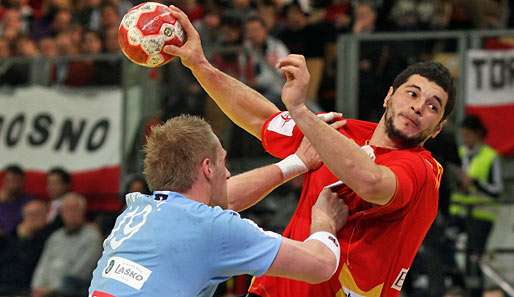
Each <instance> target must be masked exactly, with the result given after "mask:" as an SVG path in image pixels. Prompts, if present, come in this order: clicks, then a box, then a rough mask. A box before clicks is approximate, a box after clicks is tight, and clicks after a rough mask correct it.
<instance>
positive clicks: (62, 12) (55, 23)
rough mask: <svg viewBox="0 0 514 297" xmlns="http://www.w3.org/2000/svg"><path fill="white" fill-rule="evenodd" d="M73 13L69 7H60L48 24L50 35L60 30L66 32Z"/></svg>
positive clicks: (54, 34)
mask: <svg viewBox="0 0 514 297" xmlns="http://www.w3.org/2000/svg"><path fill="white" fill-rule="evenodd" d="M72 18H73V15H72V12H71V10H70V9H68V8H61V9H59V10H58V11H57V12H56V13H55V16H54V18H53V20H52V23H51V25H50V35H51V36H56V35H57V34H59V33H61V32H66V31H68V30H69V29H70V27H71V24H72V23H71V21H72Z"/></svg>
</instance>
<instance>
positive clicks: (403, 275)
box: [391, 268, 409, 291]
mask: <svg viewBox="0 0 514 297" xmlns="http://www.w3.org/2000/svg"><path fill="white" fill-rule="evenodd" d="M408 271H409V269H405V268H402V270H400V273H398V276H397V277H396V279H395V280H394V283H393V285H392V286H391V288H393V289H395V290H398V291H401V290H402V286H403V282H405V278H406V277H407V272H408Z"/></svg>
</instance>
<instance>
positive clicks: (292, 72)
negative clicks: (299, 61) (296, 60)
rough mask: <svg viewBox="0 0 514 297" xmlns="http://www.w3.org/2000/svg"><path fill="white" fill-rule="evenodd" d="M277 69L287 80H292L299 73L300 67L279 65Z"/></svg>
mask: <svg viewBox="0 0 514 297" xmlns="http://www.w3.org/2000/svg"><path fill="white" fill-rule="evenodd" d="M279 70H280V72H282V73H283V74H284V76H285V77H286V79H287V80H293V79H294V78H296V77H298V75H299V74H300V69H299V68H298V67H296V66H293V65H289V66H281V67H280V68H279Z"/></svg>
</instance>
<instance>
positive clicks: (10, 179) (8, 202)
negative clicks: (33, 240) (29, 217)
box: [0, 165, 30, 237]
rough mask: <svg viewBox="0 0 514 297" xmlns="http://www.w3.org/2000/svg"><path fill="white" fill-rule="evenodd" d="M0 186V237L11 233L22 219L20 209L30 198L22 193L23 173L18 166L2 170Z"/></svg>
mask: <svg viewBox="0 0 514 297" xmlns="http://www.w3.org/2000/svg"><path fill="white" fill-rule="evenodd" d="M4 173H5V175H4V177H3V179H2V183H1V185H0V237H2V236H6V235H8V234H10V233H11V232H13V230H14V229H15V228H16V225H17V224H18V223H19V222H20V221H21V219H22V211H21V210H22V208H23V205H25V204H26V203H27V202H28V201H30V198H29V197H28V196H27V195H26V194H25V193H24V192H23V187H24V183H25V172H24V171H23V169H21V167H20V166H18V165H10V166H7V167H6V168H5V169H4Z"/></svg>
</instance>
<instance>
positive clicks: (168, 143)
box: [143, 115, 217, 192]
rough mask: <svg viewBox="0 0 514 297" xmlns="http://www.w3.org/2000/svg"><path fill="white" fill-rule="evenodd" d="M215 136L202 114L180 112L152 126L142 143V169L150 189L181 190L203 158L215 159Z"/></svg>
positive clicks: (186, 184) (185, 186)
mask: <svg viewBox="0 0 514 297" xmlns="http://www.w3.org/2000/svg"><path fill="white" fill-rule="evenodd" d="M216 144H217V138H216V137H215V135H214V133H213V132H212V128H211V126H210V125H209V124H208V123H207V122H206V121H205V120H203V119H202V118H200V117H197V116H191V115H181V116H178V117H175V118H172V119H170V120H168V121H166V122H165V123H164V124H162V125H158V126H155V127H153V129H152V131H151V132H150V135H149V136H148V138H147V139H146V145H145V146H144V152H145V159H144V170H143V174H144V175H145V178H146V181H147V182H148V185H149V187H150V189H151V190H153V191H156V190H164V191H175V192H185V191H187V190H189V189H190V188H191V186H192V185H193V183H194V182H195V180H196V178H197V171H198V167H199V166H200V164H201V162H202V161H203V160H204V159H205V158H209V159H211V160H213V162H216Z"/></svg>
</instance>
